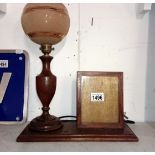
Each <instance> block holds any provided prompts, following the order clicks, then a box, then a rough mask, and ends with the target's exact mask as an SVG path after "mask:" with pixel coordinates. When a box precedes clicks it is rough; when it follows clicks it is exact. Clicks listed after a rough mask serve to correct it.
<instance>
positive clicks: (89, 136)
mask: <svg viewBox="0 0 155 155" xmlns="http://www.w3.org/2000/svg"><path fill="white" fill-rule="evenodd" d="M62 123H63V127H62V128H61V129H59V130H56V131H52V132H34V131H31V130H30V129H29V125H28V126H27V127H26V128H25V129H24V130H23V131H22V133H21V134H20V135H19V136H18V138H17V140H16V141H17V142H53V141H124V142H126V141H128V142H137V141H138V138H137V136H136V135H135V134H134V133H133V131H132V130H131V129H130V128H129V126H128V125H126V124H125V127H124V129H121V130H120V129H78V128H77V125H76V121H62Z"/></svg>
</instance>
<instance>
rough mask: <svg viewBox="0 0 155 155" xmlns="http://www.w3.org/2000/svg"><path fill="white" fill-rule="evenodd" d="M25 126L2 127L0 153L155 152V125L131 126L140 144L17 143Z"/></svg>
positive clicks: (141, 124) (0, 126) (138, 124)
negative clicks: (17, 138)
mask: <svg viewBox="0 0 155 155" xmlns="http://www.w3.org/2000/svg"><path fill="white" fill-rule="evenodd" d="M25 126H26V124H25V125H11V126H8V125H0V151H11V152H13V151H22V152H25V151H32V152H33V151H36V152H40V151H51V152H52V151H55V152H57V151H59V152H62V151H63V152H66V151H68V152H70V151H76V152H80V151H84V152H85V151H90V152H92V151H96V152H99V151H107V152H109V151H110V152H114V151H115V152H117V151H119V152H121V151H134V152H137V151H142V152H143V151H148V152H149V151H155V123H136V124H134V125H130V127H131V129H132V130H133V131H134V132H135V134H136V135H137V136H138V137H139V142H43V143H41V142H35V143H32V142H27V143H17V142H16V137H17V136H18V135H19V134H20V132H21V131H22V130H23V129H24V127H25Z"/></svg>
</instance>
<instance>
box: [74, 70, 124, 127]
mask: <svg viewBox="0 0 155 155" xmlns="http://www.w3.org/2000/svg"><path fill="white" fill-rule="evenodd" d="M123 115H124V114H123V72H96V71H78V72H77V127H78V128H112V129H113V128H115V129H122V128H123V127H124V119H123V118H124V116H123Z"/></svg>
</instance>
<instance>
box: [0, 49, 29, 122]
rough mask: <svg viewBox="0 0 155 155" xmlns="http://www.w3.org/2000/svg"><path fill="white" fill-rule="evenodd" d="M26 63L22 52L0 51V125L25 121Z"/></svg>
mask: <svg viewBox="0 0 155 155" xmlns="http://www.w3.org/2000/svg"><path fill="white" fill-rule="evenodd" d="M28 63H29V57H28V54H27V52H25V51H23V50H0V123H22V122H25V120H26V115H27V97H28Z"/></svg>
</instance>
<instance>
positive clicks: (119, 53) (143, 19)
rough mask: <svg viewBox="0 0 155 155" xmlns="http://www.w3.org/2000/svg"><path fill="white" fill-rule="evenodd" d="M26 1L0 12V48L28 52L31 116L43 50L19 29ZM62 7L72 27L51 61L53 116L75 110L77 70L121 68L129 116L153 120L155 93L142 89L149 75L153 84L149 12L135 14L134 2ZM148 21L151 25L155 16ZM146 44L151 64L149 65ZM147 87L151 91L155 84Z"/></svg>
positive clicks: (35, 106)
mask: <svg viewBox="0 0 155 155" xmlns="http://www.w3.org/2000/svg"><path fill="white" fill-rule="evenodd" d="M24 5H25V4H8V5H7V13H6V14H0V48H1V49H25V50H27V51H28V52H29V55H30V80H29V103H28V105H29V108H28V113H29V116H28V118H29V120H31V119H32V118H34V117H35V116H37V115H39V114H40V113H41V111H40V109H41V103H40V101H39V99H38V97H37V94H36V91H35V76H36V75H37V74H39V73H40V70H41V62H40V60H39V58H38V57H39V56H40V55H41V52H40V51H39V48H38V47H39V46H38V45H36V44H34V43H32V42H31V41H30V40H29V39H28V38H27V37H26V36H25V34H24V32H23V30H22V27H21V23H20V17H21V13H22V9H23V7H24ZM66 7H67V8H68V10H69V14H70V18H71V27H70V31H69V34H68V35H67V37H66V39H65V40H63V41H62V42H61V43H59V44H58V45H56V46H55V51H54V52H53V54H52V55H53V56H54V60H53V62H52V64H51V67H52V71H53V73H54V74H55V75H56V76H57V80H58V84H57V90H56V94H55V96H54V98H53V101H52V103H51V113H53V114H54V115H57V116H60V115H68V114H71V115H75V114H76V83H75V80H76V71H77V70H91V71H93V70H98V71H123V72H124V108H125V111H126V112H127V115H128V116H129V117H130V118H131V119H133V120H135V121H144V120H153V121H155V117H153V112H154V110H152V108H154V109H155V106H154V102H152V101H155V99H154V98H155V95H154V94H155V93H154V92H153V95H154V96H153V99H154V100H151V99H152V96H151V95H149V94H148V93H146V92H148V90H150V87H149V86H148V82H147V81H148V80H147V79H148V78H149V79H150V80H149V81H150V83H149V85H151V84H152V83H151V79H152V78H151V77H152V72H151V70H153V67H152V68H151V69H150V71H149V73H148V66H151V65H152V64H154V63H153V58H152V56H151V54H152V53H153V50H155V46H152V44H150V42H151V41H152V42H154V41H155V38H154V37H152V38H149V36H150V33H151V35H152V36H153V34H154V36H155V31H153V30H152V31H151V32H150V31H149V27H150V25H149V24H150V20H149V19H150V16H149V13H146V14H139V13H138V12H137V5H136V4H80V5H79V4H69V5H68V4H66ZM79 10H80V11H79ZM154 10H155V9H154ZM152 13H153V14H152V16H151V17H153V15H155V12H153V11H152ZM139 15H140V16H139ZM92 18H93V25H92ZM151 24H152V25H155V20H153V21H152V22H151ZM79 31H80V33H78V32H79ZM149 39H153V40H151V41H150V40H149ZM150 48H151V51H152V53H151V52H150V55H149V57H150V58H152V63H151V64H150V63H149V64H148V62H147V57H148V49H150ZM148 74H149V76H148ZM153 77H155V76H153ZM152 80H153V79H152ZM153 82H154V83H155V81H153ZM151 89H153V90H155V88H154V87H153V88H151ZM150 91H151V90H150ZM148 96H149V104H148V102H147V97H148ZM146 106H147V110H145V107H146ZM150 109H151V110H150ZM150 112H152V114H150ZM148 114H149V117H148Z"/></svg>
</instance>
